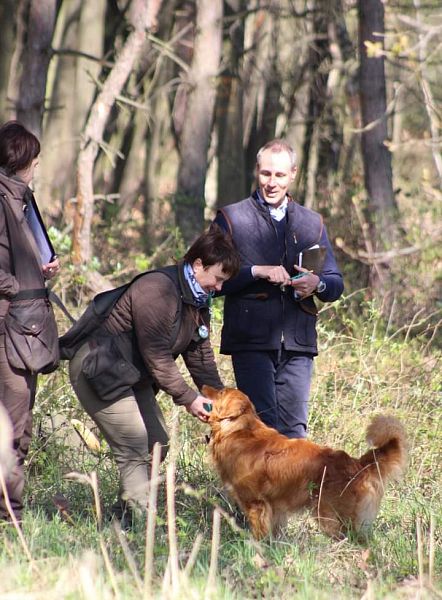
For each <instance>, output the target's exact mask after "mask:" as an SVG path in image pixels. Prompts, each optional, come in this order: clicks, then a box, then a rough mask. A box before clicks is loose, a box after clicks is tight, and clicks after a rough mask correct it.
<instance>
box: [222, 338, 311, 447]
mask: <svg viewBox="0 0 442 600" xmlns="http://www.w3.org/2000/svg"><path fill="white" fill-rule="evenodd" d="M232 363H233V369H234V372H235V379H236V384H237V386H238V388H239V389H240V390H241V391H242V392H244V393H245V394H247V396H249V398H250V400H251V401H252V402H253V404H254V405H255V408H256V412H257V413H258V416H259V417H260V418H261V420H262V421H263V422H264V423H265V424H266V425H268V426H269V427H273V428H274V429H276V430H277V431H279V432H280V433H282V434H283V435H286V436H287V437H289V438H303V437H306V435H307V417H308V399H309V394H310V382H311V376H312V371H313V357H312V356H310V355H305V354H300V353H298V352H290V351H288V350H285V349H284V347H281V349H280V350H279V351H278V350H269V351H266V350H258V351H245V352H236V353H234V354H232Z"/></svg>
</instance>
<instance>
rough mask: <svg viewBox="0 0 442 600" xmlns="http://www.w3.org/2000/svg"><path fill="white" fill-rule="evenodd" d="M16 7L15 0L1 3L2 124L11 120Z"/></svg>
mask: <svg viewBox="0 0 442 600" xmlns="http://www.w3.org/2000/svg"><path fill="white" fill-rule="evenodd" d="M16 5H17V3H16V2H15V0H4V1H3V2H0V23H1V24H2V33H1V35H0V123H1V122H3V121H6V120H7V119H8V118H9V110H8V99H7V90H8V86H7V84H8V78H9V67H10V64H11V58H12V54H13V50H14V21H15V14H16V11H17V6H16Z"/></svg>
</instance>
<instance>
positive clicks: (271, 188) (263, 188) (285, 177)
mask: <svg viewBox="0 0 442 600" xmlns="http://www.w3.org/2000/svg"><path fill="white" fill-rule="evenodd" d="M256 174H257V181H258V188H257V190H256V191H255V192H254V194H252V196H250V197H249V198H246V199H245V200H242V201H240V202H237V203H235V204H230V205H228V206H225V207H223V208H222V209H221V210H220V211H219V212H218V214H217V217H216V219H215V221H216V222H217V223H218V224H219V225H220V226H221V227H222V228H224V229H225V230H227V231H230V233H231V234H232V236H233V240H234V243H235V245H236V247H237V249H238V250H239V253H240V256H241V269H240V272H239V274H238V276H237V277H235V278H233V279H231V280H230V281H227V282H225V284H224V285H223V288H222V294H225V295H226V300H225V306H224V324H223V329H222V336H221V352H222V353H223V354H231V355H232V363H233V369H234V372H235V378H236V382H237V386H238V388H239V389H240V390H241V391H243V392H244V393H246V394H247V395H248V396H249V397H250V399H251V400H252V402H253V403H254V405H255V408H256V410H257V413H258V415H259V416H260V418H261V419H262V420H263V421H264V423H266V424H267V425H269V426H270V427H274V428H275V429H277V430H278V431H279V432H280V433H282V434H284V435H286V436H287V437H290V438H302V437H305V436H306V435H307V415H308V398H309V393H310V383H311V376H312V369H313V358H314V356H316V355H317V353H318V349H317V343H316V337H317V336H316V313H317V309H316V306H315V302H314V299H313V298H314V296H317V297H318V298H319V299H320V300H321V301H322V302H332V301H334V300H337V299H338V298H339V296H340V295H341V294H342V291H343V287H344V286H343V281H342V275H341V273H340V272H339V269H338V266H337V264H336V261H335V258H334V256H333V251H332V248H331V245H330V242H329V240H328V237H327V232H326V229H325V227H324V225H323V223H322V218H321V216H320V215H319V214H318V213H316V212H313V211H311V210H309V209H307V208H304V207H302V206H300V205H299V204H297V203H296V202H294V201H293V200H292V199H291V198H290V197H289V196H288V194H287V191H288V188H289V186H290V184H291V183H292V182H293V180H294V178H295V174H296V155H295V153H294V151H293V149H292V148H291V147H290V146H289V144H287V143H286V142H285V141H284V140H279V139H276V140H273V141H271V142H268V143H267V144H266V145H265V146H263V147H262V148H261V149H260V150H259V152H258V154H257V165H256ZM312 256H316V263H318V265H317V266H316V269H315V270H316V272H312V269H311V268H305V266H302V264H303V261H304V265H306V263H307V260H308V258H309V257H312ZM318 257H321V258H322V260H318ZM301 273H302V274H303V275H302V276H301V277H299V278H297V279H291V278H292V277H293V276H295V275H299V274H301Z"/></svg>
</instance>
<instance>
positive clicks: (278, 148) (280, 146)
mask: <svg viewBox="0 0 442 600" xmlns="http://www.w3.org/2000/svg"><path fill="white" fill-rule="evenodd" d="M265 150H270V151H271V152H275V154H276V153H279V152H287V154H288V155H289V157H290V164H291V167H292V169H294V168H295V167H296V152H295V151H294V150H293V148H292V147H291V146H290V144H289V143H288V142H286V141H285V140H283V139H281V138H276V139H274V140H271V141H270V142H267V144H264V146H262V147H261V148H260V149H259V150H258V154H257V155H256V164H257V165H259V163H260V160H261V156H262V153H263V152H264V151H265Z"/></svg>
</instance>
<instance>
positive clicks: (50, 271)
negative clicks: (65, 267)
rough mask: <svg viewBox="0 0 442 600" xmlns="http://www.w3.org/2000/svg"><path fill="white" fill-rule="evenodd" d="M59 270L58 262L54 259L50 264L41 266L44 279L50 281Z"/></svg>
mask: <svg viewBox="0 0 442 600" xmlns="http://www.w3.org/2000/svg"><path fill="white" fill-rule="evenodd" d="M59 270H60V261H59V260H58V258H56V259H55V260H53V261H52V262H50V263H48V264H46V265H43V266H42V271H43V276H44V277H45V278H46V279H52V277H54V275H57V273H58V271H59Z"/></svg>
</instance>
